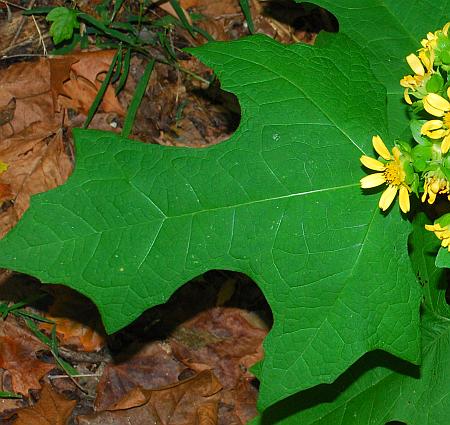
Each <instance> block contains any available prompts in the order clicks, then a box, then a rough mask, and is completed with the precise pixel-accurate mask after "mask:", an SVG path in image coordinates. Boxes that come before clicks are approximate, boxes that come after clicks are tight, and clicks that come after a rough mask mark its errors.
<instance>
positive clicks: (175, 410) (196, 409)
mask: <svg viewBox="0 0 450 425" xmlns="http://www.w3.org/2000/svg"><path fill="white" fill-rule="evenodd" d="M221 388H222V387H221V385H220V382H219V381H218V380H217V378H216V377H215V376H214V374H213V373H212V372H211V371H204V372H202V373H200V374H198V375H196V376H194V377H192V378H190V379H186V380H185V381H182V382H179V383H177V384H174V385H171V386H167V387H164V388H160V389H155V390H143V389H140V388H135V389H134V390H132V391H130V392H129V393H128V394H127V395H126V396H125V397H123V398H122V399H121V400H120V401H119V402H117V403H116V404H114V405H112V406H111V407H109V408H108V409H106V410H105V411H103V412H99V413H97V414H95V415H90V416H83V417H78V418H77V419H78V424H79V425H88V424H89V425H100V424H101V425H113V424H114V425H125V424H127V425H141V424H144V423H148V424H155V425H192V424H199V425H216V424H217V423H218V422H217V405H218V401H219V394H218V393H219V392H220V390H221ZM214 414H216V416H215V417H214ZM206 418H207V419H206ZM200 419H201V420H202V422H198V421H199V420H200Z"/></svg>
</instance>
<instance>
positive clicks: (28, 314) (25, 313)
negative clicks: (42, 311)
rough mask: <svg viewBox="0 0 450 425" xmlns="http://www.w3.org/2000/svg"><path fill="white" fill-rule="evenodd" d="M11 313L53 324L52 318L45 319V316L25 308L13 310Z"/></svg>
mask: <svg viewBox="0 0 450 425" xmlns="http://www.w3.org/2000/svg"><path fill="white" fill-rule="evenodd" d="M13 314H14V315H15V316H21V317H29V318H31V319H34V320H37V321H38V322H43V323H50V324H51V325H54V324H55V322H54V321H53V320H50V319H47V318H46V317H43V316H41V315H39V314H35V313H31V312H29V311H26V310H19V311H16V312H13Z"/></svg>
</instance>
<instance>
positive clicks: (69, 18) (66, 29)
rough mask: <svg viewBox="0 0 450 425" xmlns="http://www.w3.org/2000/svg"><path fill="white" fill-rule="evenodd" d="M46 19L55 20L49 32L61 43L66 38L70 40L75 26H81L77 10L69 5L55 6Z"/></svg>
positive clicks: (55, 40) (57, 42)
mask: <svg viewBox="0 0 450 425" xmlns="http://www.w3.org/2000/svg"><path fill="white" fill-rule="evenodd" d="M45 19H46V20H47V21H49V22H53V23H52V25H51V27H50V31H49V32H50V35H51V36H52V37H53V41H54V43H55V44H59V43H61V42H62V41H64V40H70V39H71V38H72V35H73V30H74V28H79V26H80V24H79V22H78V20H77V12H76V11H75V10H73V9H68V8H67V7H55V8H54V9H52V10H51V11H50V12H49V14H48V15H47V17H46V18H45Z"/></svg>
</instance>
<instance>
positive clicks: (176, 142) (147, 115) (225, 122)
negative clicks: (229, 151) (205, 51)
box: [132, 57, 240, 147]
mask: <svg viewBox="0 0 450 425" xmlns="http://www.w3.org/2000/svg"><path fill="white" fill-rule="evenodd" d="M184 66H185V67H186V68H189V72H191V73H193V74H194V75H196V76H197V77H196V78H197V79H196V78H192V77H191V76H190V75H188V74H186V73H180V72H179V71H177V70H175V69H173V68H171V67H169V66H167V65H164V64H157V65H156V66H155V68H154V70H153V73H152V77H151V80H150V84H149V86H148V88H147V91H146V93H145V95H144V97H143V99H142V102H141V105H140V107H139V109H138V113H137V116H136V119H135V122H134V127H133V135H134V137H135V138H137V139H139V140H142V141H147V142H153V143H159V144H162V145H169V146H189V147H205V146H208V145H212V144H216V143H219V142H221V141H223V140H226V139H228V138H229V137H230V136H231V135H232V134H233V133H234V132H235V130H236V129H237V127H238V126H239V122H240V107H239V103H238V101H237V98H236V96H234V95H233V94H231V93H227V92H224V91H223V90H221V89H220V86H219V83H218V81H214V82H213V83H212V84H207V82H208V81H210V80H211V79H212V78H213V72H212V70H209V69H208V68H206V67H205V66H204V65H203V64H201V63H200V61H198V60H196V59H194V58H193V57H192V58H190V59H189V61H188V60H186V61H185V62H184ZM142 67H143V64H139V65H137V68H138V70H140V69H141V68H142ZM132 72H133V73H135V74H136V75H134V78H135V79H136V80H138V79H139V77H140V73H139V72H138V71H134V70H132ZM198 78H200V79H203V80H204V81H200V80H199V79H198Z"/></svg>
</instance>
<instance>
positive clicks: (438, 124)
mask: <svg viewBox="0 0 450 425" xmlns="http://www.w3.org/2000/svg"><path fill="white" fill-rule="evenodd" d="M443 125H444V123H443V122H442V121H441V120H430V121H427V122H426V123H425V124H424V125H423V126H422V128H421V129H420V132H421V133H422V134H427V132H429V131H433V130H437V129H438V128H442V126H443Z"/></svg>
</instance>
